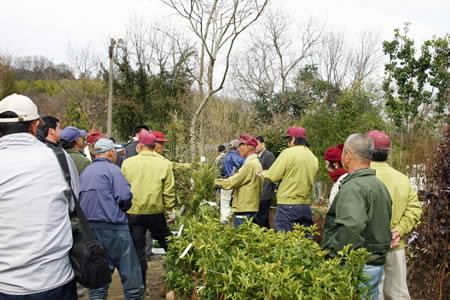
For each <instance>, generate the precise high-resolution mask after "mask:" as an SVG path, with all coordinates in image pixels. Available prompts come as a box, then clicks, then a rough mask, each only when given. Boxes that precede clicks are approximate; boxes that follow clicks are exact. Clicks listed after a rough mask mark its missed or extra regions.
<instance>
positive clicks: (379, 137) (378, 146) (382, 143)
mask: <svg viewBox="0 0 450 300" xmlns="http://www.w3.org/2000/svg"><path fill="white" fill-rule="evenodd" d="M366 135H368V136H370V137H371V138H372V140H373V146H374V149H375V150H381V151H389V147H390V146H391V139H390V138H389V137H388V136H387V135H386V134H385V133H384V132H383V131H379V130H371V131H369V132H366Z"/></svg>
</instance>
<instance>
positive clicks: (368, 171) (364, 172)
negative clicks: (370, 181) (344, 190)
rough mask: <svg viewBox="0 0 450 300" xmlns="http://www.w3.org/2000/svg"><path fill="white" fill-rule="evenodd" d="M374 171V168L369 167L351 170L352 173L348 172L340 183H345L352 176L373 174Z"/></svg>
mask: <svg viewBox="0 0 450 300" xmlns="http://www.w3.org/2000/svg"><path fill="white" fill-rule="evenodd" d="M375 174H376V172H375V170H374V169H370V168H364V169H359V170H356V171H353V172H352V173H350V174H348V176H346V177H345V178H344V180H342V183H343V184H344V183H346V182H347V181H349V180H352V179H353V178H356V177H363V176H375Z"/></svg>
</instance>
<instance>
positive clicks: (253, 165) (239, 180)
mask: <svg viewBox="0 0 450 300" xmlns="http://www.w3.org/2000/svg"><path fill="white" fill-rule="evenodd" d="M257 146H258V142H257V141H256V139H255V138H254V137H253V136H250V135H247V134H245V133H244V134H242V136H241V139H240V140H239V148H238V150H239V153H240V155H241V157H242V158H243V159H244V163H243V165H242V167H241V168H240V169H239V170H238V171H237V172H236V174H234V175H232V176H231V177H228V178H227V179H216V180H215V184H216V185H218V186H221V187H222V188H224V189H228V190H231V189H234V190H235V192H234V199H233V205H232V211H233V213H234V227H236V228H237V227H239V226H240V225H241V224H242V223H244V222H245V220H246V219H247V220H250V219H251V218H254V217H255V216H256V213H257V212H258V209H259V202H260V201H261V191H262V186H263V180H262V178H261V177H259V176H258V175H257V173H258V172H261V171H262V166H261V162H260V161H259V158H258V155H257V154H256V147H257Z"/></svg>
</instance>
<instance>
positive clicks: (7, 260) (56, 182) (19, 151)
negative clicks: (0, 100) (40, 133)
mask: <svg viewBox="0 0 450 300" xmlns="http://www.w3.org/2000/svg"><path fill="white" fill-rule="evenodd" d="M66 157H67V158H68V164H69V169H70V172H71V175H72V186H73V188H74V192H75V193H76V194H78V193H79V181H78V172H77V170H76V168H75V166H74V164H73V161H72V160H71V159H70V157H69V156H68V155H66ZM69 191H70V190H69V187H68V185H67V183H66V181H65V180H64V176H63V172H62V170H61V167H60V165H59V163H58V160H57V158H56V156H55V154H54V153H53V151H52V150H51V149H50V148H48V147H47V146H46V145H44V144H43V143H41V142H40V141H38V140H37V139H36V138H35V137H34V136H33V135H31V134H28V133H18V134H10V135H6V136H4V137H1V138H0V293H4V294H10V295H26V294H33V293H39V292H43V291H47V290H51V289H54V288H57V287H59V286H62V285H64V284H66V283H67V282H69V281H71V280H72V279H73V276H74V275H73V271H72V266H71V264H70V260H69V250H70V249H71V247H72V231H71V225H70V219H69V201H68V199H67V195H69V194H68V192H69ZM72 203H73V202H72ZM70 206H72V205H70Z"/></svg>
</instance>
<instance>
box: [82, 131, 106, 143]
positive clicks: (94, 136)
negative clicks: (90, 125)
mask: <svg viewBox="0 0 450 300" xmlns="http://www.w3.org/2000/svg"><path fill="white" fill-rule="evenodd" d="M106 137H107V136H106V135H105V134H103V133H101V132H100V131H98V130H95V129H94V130H91V131H90V132H89V133H88V134H87V135H86V142H87V143H88V144H95V142H97V141H98V140H99V139H100V138H106Z"/></svg>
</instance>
